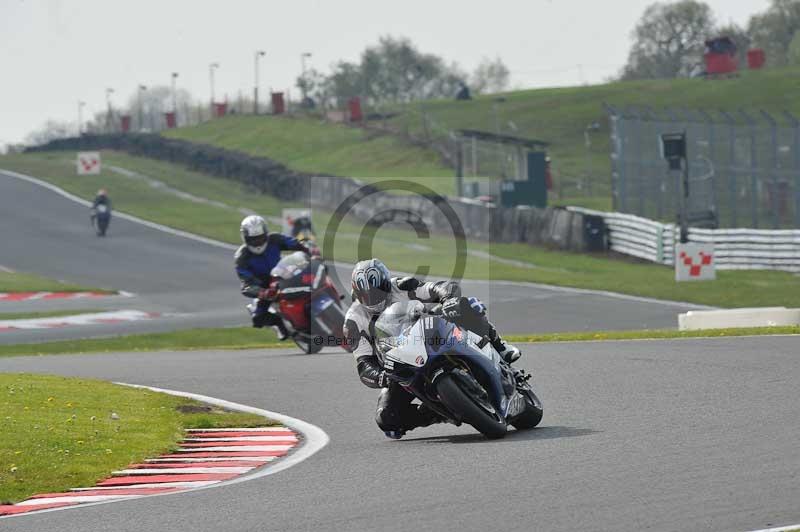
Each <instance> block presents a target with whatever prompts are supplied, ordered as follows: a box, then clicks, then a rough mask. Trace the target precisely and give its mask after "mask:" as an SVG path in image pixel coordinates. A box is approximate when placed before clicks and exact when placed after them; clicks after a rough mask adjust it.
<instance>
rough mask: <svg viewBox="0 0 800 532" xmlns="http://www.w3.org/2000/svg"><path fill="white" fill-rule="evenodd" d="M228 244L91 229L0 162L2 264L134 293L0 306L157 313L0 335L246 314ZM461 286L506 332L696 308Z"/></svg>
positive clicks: (8, 338)
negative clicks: (101, 233)
mask: <svg viewBox="0 0 800 532" xmlns="http://www.w3.org/2000/svg"><path fill="white" fill-rule="evenodd" d="M112 199H113V197H112ZM123 210H124V209H123ZM232 253H233V252H232V251H231V249H226V248H224V247H220V246H213V245H209V244H207V243H203V242H197V241H194V240H190V239H187V238H183V237H180V236H176V235H172V234H168V233H165V232H163V231H159V230H157V229H152V228H149V227H146V226H143V225H141V224H138V223H135V222H131V221H128V220H125V219H122V218H120V217H116V218H114V219H113V220H112V223H111V228H110V230H109V236H108V237H106V238H97V237H95V236H94V233H93V232H92V230H91V229H90V227H89V225H88V209H87V208H86V207H85V206H83V205H80V204H78V203H75V202H73V201H70V200H68V199H66V198H64V197H62V196H60V195H58V194H57V193H55V192H53V191H51V190H48V189H45V188H42V187H40V186H38V185H35V184H32V183H29V182H26V181H22V180H19V179H16V178H13V177H11V176H9V175H6V174H3V173H2V172H0V266H4V267H7V268H12V269H14V270H18V271H21V272H30V273H37V274H40V275H44V276H47V277H50V278H55V279H62V280H67V281H72V282H75V283H80V284H85V285H88V286H93V287H100V288H111V289H116V290H124V291H127V292H132V293H134V294H135V295H136V296H135V297H133V298H107V299H105V300H102V301H101V300H92V301H71V302H65V301H62V302H56V301H48V302H37V303H35V304H34V303H28V304H23V305H20V304H14V306H13V307H12V306H11V305H9V304H7V303H0V312H8V311H12V310H13V311H20V310H23V311H29V310H37V309H41V310H45V309H46V310H49V309H55V308H114V309H122V308H124V309H136V310H143V311H148V312H158V313H160V314H161V316H160V317H159V318H158V319H155V320H148V321H138V322H128V323H121V324H114V325H92V326H83V327H73V328H64V329H50V330H42V329H40V330H33V331H31V330H27V331H12V332H4V333H2V334H0V343H17V342H33V341H44V340H55V339H65V338H78V337H88V336H103V335H109V334H112V333H113V334H118V333H134V332H152V331H167V330H174V329H176V328H191V327H210V326H225V325H241V324H247V323H248V322H249V320H248V317H247V314H246V311H245V310H244V305H245V304H246V303H247V301H246V300H245V299H244V298H242V297H241V296H240V295H239V293H238V281H237V279H236V277H235V274H234V272H233V258H232ZM337 273H338V276H339V278H340V279H342V280H345V281H347V280H348V279H349V277H350V274H349V270H348V269H347V267H346V266H344V265H342V266H338V267H337ZM464 292H465V293H468V294H470V295H476V296H478V297H481V298H482V299H484V301H485V302H486V303H487V304H488V305H489V313H490V318H491V319H492V321H494V322H495V323H496V324H497V325H498V328H500V329H501V330H502V331H505V332H507V333H526V332H550V331H580V330H622V329H643V328H650V329H653V328H671V327H676V326H677V318H676V314H677V313H678V312H684V311H686V310H688V309H691V308H695V307H693V306H691V305H683V304H679V303H670V302H656V301H647V300H637V299H636V298H627V297H614V296H612V295H604V294H600V293H586V292H582V291H575V290H569V289H567V290H564V289H558V288H552V287H544V286H537V285H532V284H524V283H504V282H497V283H492V284H491V286H490V285H489V284H488V283H487V282H485V281H465V282H464Z"/></svg>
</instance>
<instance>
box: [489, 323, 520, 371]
mask: <svg viewBox="0 0 800 532" xmlns="http://www.w3.org/2000/svg"><path fill="white" fill-rule="evenodd" d="M489 341H490V342H491V343H492V347H494V348H495V350H496V351H497V352H498V353H499V354H500V356H501V357H503V360H505V361H506V362H508V363H509V364H512V363H514V362H516V361H517V360H519V359H520V357H521V356H522V353H521V352H520V350H519V349H518V348H517V346H515V345H511V344H509V343H506V342H504V341H503V339H502V338H500V335H499V334H498V333H497V329H495V328H494V326H492V327H491V329H489Z"/></svg>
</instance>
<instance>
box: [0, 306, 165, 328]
mask: <svg viewBox="0 0 800 532" xmlns="http://www.w3.org/2000/svg"><path fill="white" fill-rule="evenodd" d="M158 316H159V314H158V313H155V312H143V311H141V310H115V311H109V312H95V313H91V314H75V315H72V316H58V317H52V318H34V319H29V320H24V319H23V320H0V332H6V331H14V330H20V329H60V328H63V327H75V326H80V325H108V324H114V323H123V322H126V321H140V320H149V319H153V318H156V317H158Z"/></svg>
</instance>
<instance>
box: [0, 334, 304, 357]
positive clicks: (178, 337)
mask: <svg viewBox="0 0 800 532" xmlns="http://www.w3.org/2000/svg"><path fill="white" fill-rule="evenodd" d="M291 345H292V344H290V343H285V342H284V343H281V342H278V339H277V338H276V337H275V333H273V332H272V330H267V329H254V328H252V327H226V328H218V329H215V328H208V329H189V330H184V331H172V332H164V333H147V334H132V335H128V336H115V337H112V338H86V339H82V340H58V341H55V342H43V343H38V344H14V345H0V357H3V356H19V355H54V354H60V353H111V352H129V351H167V350H176V351H188V350H195V349H251V348H252V349H256V348H262V347H288V346H291Z"/></svg>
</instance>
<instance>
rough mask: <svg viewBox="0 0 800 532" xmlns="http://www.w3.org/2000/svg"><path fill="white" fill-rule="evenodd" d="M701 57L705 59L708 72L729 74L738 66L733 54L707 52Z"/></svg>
mask: <svg viewBox="0 0 800 532" xmlns="http://www.w3.org/2000/svg"><path fill="white" fill-rule="evenodd" d="M703 57H704V59H705V61H706V72H707V73H709V74H729V73H730V72H736V70H738V68H739V61H737V59H736V56H735V55H729V54H715V53H707V54H705V55H704V56H703Z"/></svg>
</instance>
